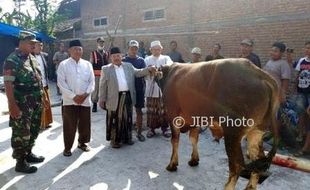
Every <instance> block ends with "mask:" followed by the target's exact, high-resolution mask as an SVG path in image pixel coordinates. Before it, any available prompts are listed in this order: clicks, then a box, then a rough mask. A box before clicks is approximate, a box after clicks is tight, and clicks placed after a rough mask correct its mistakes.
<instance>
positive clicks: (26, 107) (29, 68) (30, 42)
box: [3, 31, 44, 173]
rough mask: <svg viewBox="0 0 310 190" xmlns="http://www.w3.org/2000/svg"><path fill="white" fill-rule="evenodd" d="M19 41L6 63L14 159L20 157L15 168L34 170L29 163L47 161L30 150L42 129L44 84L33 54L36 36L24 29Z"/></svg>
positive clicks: (32, 171) (21, 170)
mask: <svg viewBox="0 0 310 190" xmlns="http://www.w3.org/2000/svg"><path fill="white" fill-rule="evenodd" d="M19 40H20V41H19V46H18V48H17V49H16V50H15V51H14V52H13V53H11V54H10V55H9V56H8V57H7V59H6V60H5V63H4V66H3V73H4V83H5V90H6V95H7V98H8V105H9V111H10V122H9V125H10V127H12V138H11V146H12V148H13V158H14V159H16V160H17V163H16V167H15V171H17V172H23V173H34V172H36V171H37V168H36V167H35V166H30V165H29V163H38V162H43V161H44V157H42V156H36V155H35V154H33V153H32V151H31V150H32V147H33V146H34V144H35V140H36V138H37V137H38V134H39V131H40V124H41V113H42V109H43V104H42V94H43V86H42V83H41V78H40V71H39V69H38V65H37V62H36V59H35V57H33V56H32V55H31V54H30V53H31V52H32V51H33V49H34V45H35V42H36V40H35V35H34V34H33V33H30V32H26V31H21V32H20V34H19Z"/></svg>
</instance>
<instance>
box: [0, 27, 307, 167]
mask: <svg viewBox="0 0 310 190" xmlns="http://www.w3.org/2000/svg"><path fill="white" fill-rule="evenodd" d="M96 43H97V47H96V48H95V49H94V51H92V52H91V53H90V58H89V60H85V59H83V58H82V56H83V45H82V43H81V41H79V40H72V41H70V43H69V48H68V52H66V51H65V45H64V43H60V44H59V51H58V52H56V53H55V54H54V56H53V62H54V64H55V65H56V68H57V93H58V94H59V95H61V96H62V107H61V108H62V120H63V136H64V151H63V155H64V156H71V155H72V152H71V149H72V146H73V143H74V139H75V134H76V131H78V148H79V149H81V150H82V151H85V152H88V151H90V150H91V148H90V146H89V145H88V143H89V141H90V139H91V112H97V111H98V106H100V108H102V109H104V110H106V113H107V114H106V140H107V141H110V143H111V147H112V148H120V147H121V146H122V145H125V144H127V145H133V144H134V141H133V138H132V130H133V127H135V128H136V137H137V139H138V140H139V141H141V142H143V141H145V139H146V138H145V136H144V135H143V133H142V128H143V112H142V109H143V108H144V107H146V110H147V112H146V115H147V117H146V118H147V119H146V120H147V121H146V125H147V127H148V132H147V134H146V136H147V137H148V138H152V137H154V136H155V135H156V129H158V128H160V129H161V132H162V135H163V136H164V137H166V138H169V137H171V133H170V131H169V125H168V122H167V121H166V120H165V109H164V102H163V94H162V91H161V89H160V87H159V86H158V84H157V82H155V77H156V75H157V74H158V73H159V72H158V71H157V68H159V67H160V66H162V65H165V64H172V63H173V62H179V63H184V62H185V61H184V60H183V57H182V54H181V53H180V52H178V51H177V42H176V41H171V43H170V50H171V51H170V52H169V53H168V54H167V55H163V54H162V52H163V46H162V44H161V42H160V41H153V42H151V44H150V48H149V50H147V48H145V47H144V43H143V42H140V43H139V42H138V41H136V40H130V41H129V42H128V48H127V53H126V54H125V55H123V54H122V51H121V49H120V48H118V47H112V48H111V49H110V50H109V51H108V50H106V49H105V46H104V44H105V39H104V38H103V37H99V38H97V40H96ZM253 46H254V42H253V41H252V40H250V39H244V40H242V41H241V43H240V58H246V59H249V60H250V61H251V62H252V63H253V64H254V65H256V66H257V67H259V68H262V69H263V70H264V71H266V72H267V73H269V74H270V75H271V76H272V77H273V78H274V79H275V81H276V82H277V84H278V87H279V89H280V93H279V100H280V102H281V107H280V111H279V120H280V121H281V125H283V127H282V126H281V128H283V129H291V128H293V129H294V131H295V132H296V138H295V139H297V140H298V139H301V140H302V141H303V142H304V146H303V147H302V148H301V149H300V150H299V151H298V152H296V154H295V155H296V156H304V155H309V153H310V123H309V121H308V118H309V115H310V106H309V105H310V42H306V43H305V57H304V58H301V59H299V60H297V61H294V60H293V59H292V53H293V52H292V50H291V49H287V48H286V46H285V44H284V43H282V42H275V43H274V44H272V45H271V48H270V60H269V61H268V62H267V63H266V64H262V63H261V61H260V58H259V56H258V55H256V54H255V53H253ZM148 51H149V52H150V53H148ZM220 51H221V45H220V44H218V43H217V44H214V46H213V48H212V53H211V54H210V55H207V56H206V58H205V61H211V60H215V59H223V58H224V57H223V56H222V55H221V54H220ZM148 54H149V55H148ZM191 54H192V59H191V61H190V62H189V63H190V64H195V63H197V62H201V61H203V60H201V54H202V50H201V49H200V48H199V47H194V48H193V49H192V50H191ZM284 54H286V59H283V55H284ZM46 56H47V55H46V54H45V53H44V52H43V43H42V41H41V40H40V39H37V38H36V36H35V34H33V33H30V32H26V31H21V32H20V36H19V46H18V48H17V49H16V50H15V51H14V52H13V53H12V54H10V55H9V57H8V58H7V59H6V61H5V64H4V68H3V69H4V72H3V73H4V81H5V88H6V94H7V97H8V104H9V112H10V124H9V125H10V126H11V127H12V130H13V133H12V139H11V140H12V141H11V142H12V148H13V158H14V159H16V160H17V163H16V167H15V170H16V171H17V172H23V173H34V172H36V170H37V168H36V167H35V166H31V165H30V164H29V163H37V162H43V161H44V157H43V156H37V155H35V154H34V153H32V147H33V146H34V144H35V140H36V138H37V136H38V134H39V131H40V129H46V128H49V127H50V126H51V123H52V122H53V119H52V112H51V105H50V100H49V94H48V77H47V75H48V74H47V62H46ZM133 107H134V108H135V112H136V118H133ZM292 126H294V127H292ZM282 131H284V132H283V133H284V134H285V130H282ZM286 131H287V130H286ZM289 131H292V130H289ZM285 140H286V139H285V138H284V139H283V141H285Z"/></svg>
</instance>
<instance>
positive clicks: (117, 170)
mask: <svg viewBox="0 0 310 190" xmlns="http://www.w3.org/2000/svg"><path fill="white" fill-rule="evenodd" d="M0 97H1V96H0ZM52 99H53V102H54V104H55V103H57V102H59V97H57V96H56V95H55V94H54V93H53V91H52ZM3 102H4V100H1V99H0V105H1V108H2V107H3V106H4V105H3ZM53 117H54V123H53V126H52V128H50V129H48V130H47V131H44V132H42V133H41V134H40V136H39V138H38V140H37V145H36V146H35V148H34V152H35V153H37V154H40V155H44V156H45V157H46V160H45V161H44V163H42V164H38V165H37V166H38V167H39V170H38V172H37V173H35V174H31V175H20V174H19V173H15V171H14V165H15V161H14V160H13V159H12V158H11V153H12V149H11V147H10V135H11V129H10V128H9V127H8V119H9V118H8V116H7V115H4V116H0V188H1V187H2V189H18V190H24V189H31V190H43V189H51V190H54V189H57V190H58V189H66V190H67V189H74V190H77V189H81V190H84V189H85V190H86V189H99V190H105V189H113V190H114V189H115V190H120V189H127V190H129V189H132V190H144V189H147V190H153V189H154V190H156V189H160V190H170V189H179V190H181V189H191V190H196V189H197V190H200V189H207V190H220V189H223V186H224V183H225V181H226V179H227V177H228V166H227V157H226V154H225V151H224V145H223V141H221V143H220V144H217V143H214V142H213V141H212V140H213V138H211V137H210V134H209V132H204V133H203V134H202V135H201V136H200V140H199V151H200V165H199V166H198V167H196V168H191V167H189V166H188V165H187V161H188V160H189V158H190V154H191V145H190V143H189V141H188V137H187V136H186V135H182V136H181V142H180V152H179V159H180V160H179V168H178V171H177V172H175V173H170V172H167V171H166V170H165V167H166V165H167V164H168V162H169V159H170V153H171V145H170V142H169V140H168V139H165V138H164V137H162V136H161V135H158V136H156V137H155V138H153V139H147V140H146V141H145V142H138V141H137V140H136V139H134V140H135V142H136V143H135V144H134V145H133V146H124V147H122V148H121V149H118V150H115V149H112V148H111V147H110V145H109V143H108V142H107V141H105V112H104V111H101V110H100V111H99V112H97V113H95V114H93V115H92V140H91V143H90V145H91V147H92V151H91V152H88V153H83V152H82V151H80V150H79V149H76V146H77V144H76V143H75V145H74V151H73V155H72V157H68V158H67V157H64V156H63V155H62V151H63V136H62V125H61V123H62V121H61V112H60V107H57V106H56V107H53ZM270 171H271V172H272V175H271V176H270V177H269V178H267V179H266V180H265V181H264V182H263V183H262V184H261V185H259V187H258V189H262V190H266V189H267V190H269V189H270V190H277V189H294V190H308V189H310V175H309V173H304V172H300V171H296V170H292V169H288V168H283V167H278V166H275V165H272V167H271V169H270ZM246 183H247V180H246V179H243V178H240V179H239V181H238V184H237V188H236V189H243V188H244V187H245V186H246Z"/></svg>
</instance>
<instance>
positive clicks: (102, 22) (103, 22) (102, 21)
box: [94, 17, 108, 27]
mask: <svg viewBox="0 0 310 190" xmlns="http://www.w3.org/2000/svg"><path fill="white" fill-rule="evenodd" d="M107 25H108V18H107V17H101V18H95V19H94V26H95V27H104V26H107Z"/></svg>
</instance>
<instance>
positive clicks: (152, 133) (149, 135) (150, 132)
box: [146, 130, 156, 138]
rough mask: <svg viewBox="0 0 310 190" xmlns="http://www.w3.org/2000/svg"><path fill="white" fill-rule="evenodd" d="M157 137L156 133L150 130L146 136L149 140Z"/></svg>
mask: <svg viewBox="0 0 310 190" xmlns="http://www.w3.org/2000/svg"><path fill="white" fill-rule="evenodd" d="M155 135H156V133H155V131H152V130H149V131H148V132H147V134H146V137H147V138H152V137H154V136H155Z"/></svg>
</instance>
